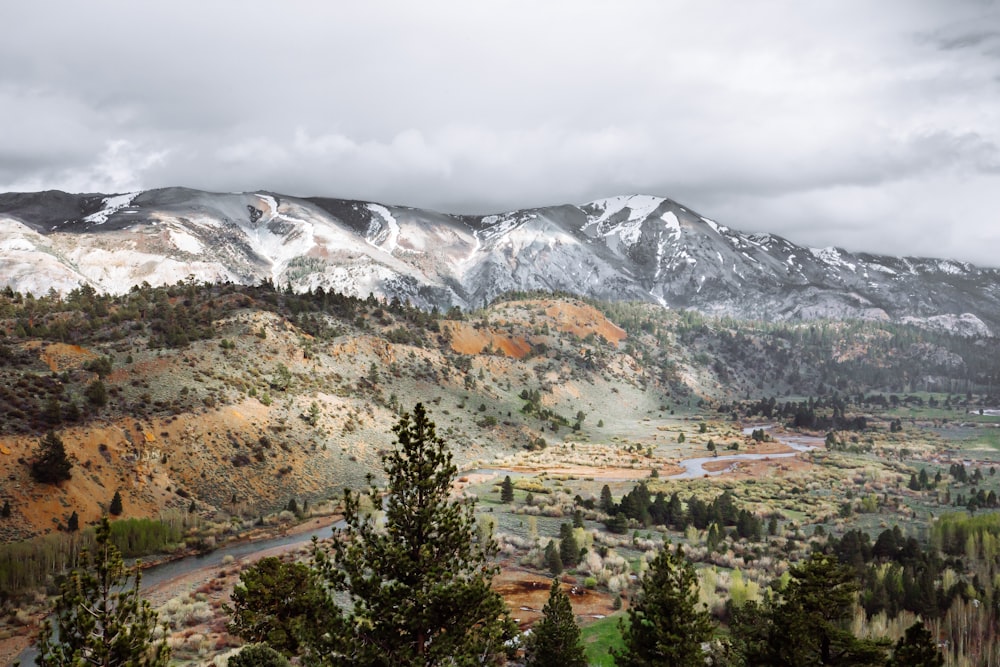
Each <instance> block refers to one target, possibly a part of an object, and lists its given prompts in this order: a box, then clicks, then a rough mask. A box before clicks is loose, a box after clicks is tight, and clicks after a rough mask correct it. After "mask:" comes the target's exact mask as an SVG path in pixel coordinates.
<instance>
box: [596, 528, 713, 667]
mask: <svg viewBox="0 0 1000 667" xmlns="http://www.w3.org/2000/svg"><path fill="white" fill-rule="evenodd" d="M711 636H712V622H711V620H710V617H709V615H708V612H707V611H705V610H704V609H700V608H699V604H698V580H697V577H696V575H695V572H694V566H693V565H691V563H690V561H688V560H686V559H684V558H683V557H682V556H680V555H677V554H674V553H673V552H671V551H670V549H669V548H668V547H664V549H663V550H662V551H660V553H659V554H658V555H657V556H656V558H655V559H653V561H652V562H651V563H650V565H649V570H647V571H646V575H645V576H644V577H643V579H642V586H641V588H640V591H639V594H638V598H637V599H636V601H635V603H634V604H633V605H632V606H631V607H630V608H629V610H628V624H627V625H626V624H623V626H622V639H623V641H624V647H623V648H622V649H621V650H620V651H617V650H614V649H612V655H613V656H614V659H615V664H616V665H618V666H619V667H653V666H654V665H655V666H658V667H703V665H704V664H705V654H704V652H703V651H702V648H701V645H702V643H703V642H707V641H708V640H709V639H710V638H711Z"/></svg>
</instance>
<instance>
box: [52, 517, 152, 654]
mask: <svg viewBox="0 0 1000 667" xmlns="http://www.w3.org/2000/svg"><path fill="white" fill-rule="evenodd" d="M139 567H140V565H139V564H138V563H137V564H136V565H135V566H134V567H131V568H127V567H125V563H124V561H123V560H122V556H121V552H119V551H118V548H117V547H115V545H114V544H113V543H112V541H111V522H110V521H108V518H107V517H104V518H103V519H102V520H101V523H100V524H99V525H98V527H97V535H96V541H95V544H94V548H93V550H92V552H90V551H84V552H83V553H82V554H81V556H80V566H79V567H78V568H77V569H75V570H74V571H73V572H72V573H71V574H70V576H69V577H67V579H66V580H65V581H64V582H63V584H62V585H61V586H60V593H61V594H60V596H59V597H58V598H56V601H55V609H54V612H55V613H54V619H55V624H54V626H53V624H52V622H51V621H50V620H46V621H45V624H44V627H43V629H42V634H41V638H40V639H39V641H38V658H37V659H36V664H37V665H39V666H40V667H76V666H77V665H100V666H101V667H165V666H166V665H167V662H168V660H169V657H170V649H169V648H168V647H167V643H166V640H165V639H164V640H163V641H161V642H159V643H154V641H153V630H154V628H155V626H156V617H157V616H156V612H154V611H153V609H152V607H150V604H149V602H147V601H146V600H144V599H143V598H142V597H141V596H140V595H139V581H140V574H139ZM129 579H131V580H132V584H131V585H129V584H128V581H129Z"/></svg>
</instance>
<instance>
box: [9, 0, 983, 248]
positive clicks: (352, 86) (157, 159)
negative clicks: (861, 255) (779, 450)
mask: <svg viewBox="0 0 1000 667" xmlns="http://www.w3.org/2000/svg"><path fill="white" fill-rule="evenodd" d="M37 4H38V3H35V4H30V3H7V4H6V5H5V6H2V7H0V21H2V22H3V24H4V25H5V26H9V28H8V30H7V32H6V34H5V39H4V40H3V41H2V42H0V82H2V83H0V127H3V128H4V131H3V132H0V190H11V189H20V190H32V189H41V188H61V189H66V190H77V191H121V190H130V189H135V188H147V187H159V186H166V185H178V184H179V185H187V186H190V187H196V188H204V189H211V190H223V191H233V190H248V189H256V188H267V189H271V190H276V191H281V192H287V193H289V194H300V195H312V194H320V195H326V196H341V197H354V198H362V199H373V200H382V201H387V202H392V203H402V204H410V205H415V206H427V207H431V208H437V209H440V210H453V211H461V212H487V211H495V210H500V209H507V208H513V207H522V206H538V205H544V204H555V203H563V202H584V201H588V200H590V199H593V198H596V197H599V196H606V195H609V194H615V193H621V192H650V193H654V194H661V195H665V196H670V197H673V198H675V199H678V200H680V201H682V202H684V203H686V204H687V205H689V206H692V207H693V208H695V209H696V210H699V211H701V212H702V213H704V214H705V215H708V216H710V217H714V218H717V219H719V220H720V221H721V222H724V223H726V224H729V225H730V226H733V227H737V228H743V229H747V230H748V231H774V232H776V233H781V234H783V235H785V236H788V237H789V238H791V239H792V240H794V241H797V242H801V243H807V244H812V245H825V244H837V245H842V246H846V247H849V248H850V249H852V250H866V249H870V250H877V251H881V252H891V253H896V254H943V253H947V254H950V255H953V256H956V257H958V258H961V259H967V260H971V261H977V262H979V263H984V264H997V263H998V260H997V259H996V258H995V257H994V256H993V252H992V248H995V247H997V243H996V242H997V241H998V240H1000V239H997V232H996V231H994V230H997V229H998V228H1000V219H998V214H997V211H1000V152H998V148H997V147H998V146H1000V84H998V76H1000V61H998V59H997V58H996V54H995V49H996V47H997V42H998V38H997V35H998V34H1000V9H998V6H997V4H996V3H995V2H978V1H975V0H970V1H967V2H951V3H938V2H931V1H908V0H906V1H904V0H891V1H887V2H881V3H870V2H863V1H861V0H848V1H846V2H836V3H808V4H806V3H797V2H792V1H791V0H782V1H777V0H775V1H770V2H760V3H729V2H722V1H721V0H720V1H717V2H670V3H660V2H653V1H652V0H649V1H638V0H637V1H635V2H628V3H603V2H596V1H594V2H586V1H579V2H569V1H557V2H547V3H533V2H527V1H521V0H519V1H514V2H510V1H507V2H500V1H499V0H497V1H491V0H487V1H484V2H476V3H458V2H443V1H440V0H438V1H428V2H423V3H406V2H380V3H350V4H342V3H322V2H302V3H278V2H264V1H260V0H250V1H243V2H236V1H235V0H231V1H220V2H212V3H194V2H187V1H184V0H178V1H176V2H172V3H134V2H127V1H125V0H118V1H111V0H105V1H97V2H91V3H78V2H71V1H69V0H64V1H63V2H55V3H46V4H45V5H38V6H35V5H37ZM990 244H992V246H991V245H990Z"/></svg>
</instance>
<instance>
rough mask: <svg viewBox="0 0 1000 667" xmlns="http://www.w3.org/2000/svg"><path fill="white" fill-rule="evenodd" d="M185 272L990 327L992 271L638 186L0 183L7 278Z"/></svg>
mask: <svg viewBox="0 0 1000 667" xmlns="http://www.w3.org/2000/svg"><path fill="white" fill-rule="evenodd" d="M188 278H193V279H195V280H198V281H207V282H226V281H229V282H234V283H243V284H258V283H260V282H261V281H270V282H272V283H273V284H274V285H276V286H278V287H283V288H284V287H286V286H290V287H291V289H293V290H295V291H306V290H310V289H316V288H320V287H322V288H323V289H326V290H336V291H338V292H342V293H345V294H350V295H355V296H362V297H364V296H367V295H368V294H370V293H371V294H374V295H376V296H379V297H384V298H387V299H392V298H398V299H400V300H402V301H409V302H410V303H412V304H414V305H417V306H420V307H423V308H431V307H436V308H439V309H447V308H449V307H452V306H459V307H461V308H465V309H468V308H476V307H480V306H482V305H483V304H484V303H487V302H489V301H491V300H492V299H494V298H495V297H497V296H498V295H500V294H503V293H505V292H509V291H533V290H544V291H556V292H567V293H571V294H576V295H580V296H586V297H594V298H598V299H602V300H610V301H622V300H633V301H648V302H653V303H659V304H661V305H663V306H665V307H669V308H678V309H695V310H698V311H701V312H704V313H707V314H712V315H722V316H732V317H735V318H741V319H759V320H772V321H773V320H795V319H803V320H809V319H818V318H862V319H878V320H890V321H900V322H909V323H913V324H918V325H920V326H923V327H927V328H932V329H939V330H945V331H951V332H955V333H959V334H962V335H973V336H989V335H997V334H1000V270H998V269H994V268H980V267H976V266H973V265H971V264H968V263H964V262H959V261H954V260H949V259H928V258H914V257H889V256H881V255H874V254H868V253H851V252H847V251H846V250H843V249H840V248H832V247H831V248H822V249H816V248H806V247H802V246H799V245H796V244H794V243H792V242H791V241H789V240H786V239H784V238H782V237H780V236H776V235H773V234H748V233H742V232H739V231H736V230H733V229H730V228H728V227H726V226H724V225H721V224H719V223H717V222H715V221H713V220H711V219H709V218H707V217H705V216H702V215H700V214H698V213H696V212H695V211H692V210H691V209H689V208H687V207H685V206H683V205H682V204H680V203H678V202H676V201H673V200H671V199H667V198H663V197H654V196H649V195H623V196H616V197H610V198H606V199H599V200H596V201H592V202H589V203H586V204H583V205H561V206H550V207H542V208H533V209H525V210H518V211H513V212H509V213H500V214H494V215H450V214H443V213H437V212H434V211H428V210H422V209H416V208H411V207H405V206H392V205H385V204H378V203H372V202H364V201H354V200H344V199H329V198H298V197H288V196H285V195H282V194H278V193H273V192H254V193H231V194H218V193H208V192H202V191H198V190H191V189H187V188H164V189H156V190H148V191H142V192H132V193H126V194H115V195H106V194H68V193H65V192H59V191H46V192H37V193H7V194H0V285H7V286H10V287H11V288H13V289H14V290H16V291H20V292H32V293H34V294H44V293H46V292H48V291H49V290H53V289H54V290H55V291H57V292H60V293H66V292H69V291H71V290H73V289H74V288H76V287H78V286H80V285H90V286H92V287H94V288H95V289H96V290H98V291H103V292H111V293H122V292H126V291H128V290H130V289H131V288H132V287H133V286H134V285H140V284H142V283H144V282H148V283H149V284H151V285H157V284H171V283H175V282H177V281H180V280H185V279H188Z"/></svg>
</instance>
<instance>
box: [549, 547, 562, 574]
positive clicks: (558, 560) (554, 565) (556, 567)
mask: <svg viewBox="0 0 1000 667" xmlns="http://www.w3.org/2000/svg"><path fill="white" fill-rule="evenodd" d="M556 544H557V543H556V541H555V540H550V541H549V543H548V544H546V545H545V567H547V568H549V572H551V573H552V576H554V577H555V576H558V575H560V574H562V571H563V561H562V556H561V555H560V554H559V547H557V546H556Z"/></svg>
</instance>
